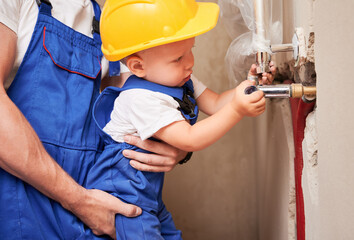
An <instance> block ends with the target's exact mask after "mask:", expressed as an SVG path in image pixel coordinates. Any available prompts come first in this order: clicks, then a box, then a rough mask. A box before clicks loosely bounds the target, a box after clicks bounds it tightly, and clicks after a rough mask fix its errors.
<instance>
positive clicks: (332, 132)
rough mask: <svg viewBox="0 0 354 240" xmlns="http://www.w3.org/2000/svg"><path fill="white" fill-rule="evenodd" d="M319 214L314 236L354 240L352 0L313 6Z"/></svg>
mask: <svg viewBox="0 0 354 240" xmlns="http://www.w3.org/2000/svg"><path fill="white" fill-rule="evenodd" d="M314 7H315V8H314V11H315V14H314V15H315V17H314V28H315V33H316V44H315V58H316V71H317V79H318V82H317V86H318V111H317V118H316V120H317V126H318V153H319V157H318V159H319V183H320V189H319V199H320V212H319V217H318V218H317V219H316V222H315V221H313V222H312V226H309V227H313V228H314V229H315V232H316V235H315V238H314V239H321V240H330V239H353V236H354V228H353V221H354V205H353V198H354V190H353V189H354V188H353V184H354V174H353V171H354V161H353V159H354V158H353V156H354V148H353V142H354V137H353V117H354V111H353V107H352V106H351V104H352V103H353V100H354V98H353V94H352V88H351V85H352V77H351V76H352V71H351V70H352V67H351V60H352V54H354V49H353V43H354V33H353V31H352V30H351V27H352V26H354V17H353V11H352V9H354V2H353V1H352V0H343V1H340V2H338V1H329V0H321V1H319V0H317V1H315V5H314Z"/></svg>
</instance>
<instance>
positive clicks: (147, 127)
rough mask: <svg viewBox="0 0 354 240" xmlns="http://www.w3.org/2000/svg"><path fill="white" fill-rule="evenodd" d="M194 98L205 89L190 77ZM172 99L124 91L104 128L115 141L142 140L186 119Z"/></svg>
mask: <svg viewBox="0 0 354 240" xmlns="http://www.w3.org/2000/svg"><path fill="white" fill-rule="evenodd" d="M192 81H193V87H194V97H195V99H197V98H198V97H199V96H200V94H202V93H203V91H204V90H205V89H206V87H205V86H204V84H202V83H201V82H199V81H198V80H197V79H196V78H195V77H193V76H192ZM178 107H179V105H178V103H177V101H176V100H174V99H173V97H171V96H169V95H166V94H163V93H160V92H153V91H150V90H146V89H130V90H126V91H123V92H122V93H120V95H119V96H118V97H117V99H116V100H115V102H114V108H113V111H112V113H111V121H110V122H108V123H107V125H106V126H105V127H104V128H103V130H104V131H105V132H106V133H107V134H109V135H110V136H111V137H112V138H113V139H114V140H115V141H116V142H124V139H123V138H124V136H125V135H127V134H131V135H135V136H139V137H140V138H141V139H142V140H145V139H147V138H149V137H151V136H152V135H153V134H154V133H155V132H157V131H158V130H160V129H161V128H163V127H165V126H168V125H169V124H171V123H173V122H177V121H182V120H185V118H184V117H183V115H182V114H181V112H180V111H179V110H178V109H177V108H178Z"/></svg>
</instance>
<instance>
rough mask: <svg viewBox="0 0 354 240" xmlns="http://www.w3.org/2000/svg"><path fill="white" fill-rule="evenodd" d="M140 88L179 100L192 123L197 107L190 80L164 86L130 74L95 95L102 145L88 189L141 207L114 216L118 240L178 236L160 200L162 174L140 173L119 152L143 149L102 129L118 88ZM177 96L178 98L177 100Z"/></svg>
mask: <svg viewBox="0 0 354 240" xmlns="http://www.w3.org/2000/svg"><path fill="white" fill-rule="evenodd" d="M132 88H142V89H148V90H151V91H155V92H161V93H165V94H167V95H170V96H172V97H174V98H175V99H176V101H178V102H179V103H180V108H179V109H180V110H181V112H182V114H183V115H184V116H185V118H186V119H188V120H190V122H191V124H194V123H195V121H196V120H197V115H198V108H197V106H196V104H195V100H194V99H193V98H192V95H193V83H192V81H191V80H189V81H188V82H187V83H186V84H185V85H184V86H183V87H176V88H172V87H166V86H162V85H159V84H156V83H152V82H148V81H146V80H142V79H140V78H138V77H136V76H134V75H133V76H131V77H130V78H129V79H128V80H127V82H126V83H125V84H124V86H123V87H122V88H115V87H108V88H106V89H105V90H104V91H103V92H102V93H101V95H100V96H99V97H98V99H97V101H96V103H95V105H94V109H93V115H94V119H95V121H96V124H97V126H98V128H99V129H100V133H101V136H102V138H103V140H104V144H105V148H104V151H103V153H102V155H101V156H100V157H99V159H98V160H97V162H96V163H95V165H94V166H93V167H92V169H91V171H90V172H89V175H88V179H87V188H97V189H101V190H104V191H106V192H109V193H111V194H112V195H114V196H116V197H118V198H120V199H121V200H123V201H125V202H128V203H131V204H134V205H137V206H140V207H141V208H142V209H143V213H142V214H141V215H140V216H138V217H135V218H127V217H124V216H122V215H116V233H117V238H118V239H121V240H158V239H170V240H172V239H174V240H175V239H181V232H180V231H179V230H177V229H176V228H175V225H174V223H173V220H172V217H171V214H170V213H169V212H168V211H167V210H166V208H165V205H164V203H163V202H162V196H161V194H162V186H163V179H164V173H151V172H141V171H137V170H136V169H134V168H132V167H131V166H130V165H129V161H130V160H129V159H127V158H125V157H124V156H123V154H122V151H123V150H124V149H133V150H136V151H142V150H141V149H138V148H136V147H135V146H132V145H129V144H127V143H117V142H115V141H114V140H113V139H112V138H111V136H109V135H108V134H106V133H105V132H104V131H103V130H102V129H103V128H104V126H105V125H106V124H107V123H108V122H109V121H110V114H111V112H112V110H113V106H114V100H115V99H116V98H117V97H118V95H119V94H120V92H121V91H124V90H128V89H132ZM177 99H178V100H177Z"/></svg>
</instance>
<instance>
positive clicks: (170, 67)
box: [139, 38, 195, 87]
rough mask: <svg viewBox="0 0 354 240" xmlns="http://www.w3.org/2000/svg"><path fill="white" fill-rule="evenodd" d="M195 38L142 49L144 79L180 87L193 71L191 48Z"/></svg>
mask: <svg viewBox="0 0 354 240" xmlns="http://www.w3.org/2000/svg"><path fill="white" fill-rule="evenodd" d="M194 42H195V39H194V38H190V39H186V40H182V41H179V42H174V43H169V44H165V45H162V46H157V47H154V48H150V49H147V50H144V51H142V52H141V54H139V55H140V56H141V58H142V59H143V62H144V63H143V64H144V69H145V71H146V72H145V73H146V76H145V77H144V78H145V79H146V80H148V81H151V82H155V83H159V84H162V85H165V86H170V87H176V86H178V87H180V86H182V85H183V84H184V83H185V82H187V81H188V80H189V78H190V76H191V74H192V72H193V70H192V68H193V66H194V56H193V53H192V48H193V46H194Z"/></svg>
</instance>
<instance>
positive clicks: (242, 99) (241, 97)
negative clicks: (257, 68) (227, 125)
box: [232, 80, 266, 117]
mask: <svg viewBox="0 0 354 240" xmlns="http://www.w3.org/2000/svg"><path fill="white" fill-rule="evenodd" d="M251 85H255V82H254V81H251V80H245V81H243V82H242V83H241V84H240V85H238V86H237V87H236V89H235V91H236V93H235V96H234V98H233V100H232V106H233V108H234V110H235V111H237V112H238V113H239V114H241V115H242V116H249V117H255V116H258V115H260V114H262V113H263V112H264V110H265V103H266V102H265V98H264V93H263V92H262V91H255V92H253V93H251V94H246V93H245V89H246V88H247V87H249V86H251Z"/></svg>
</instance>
